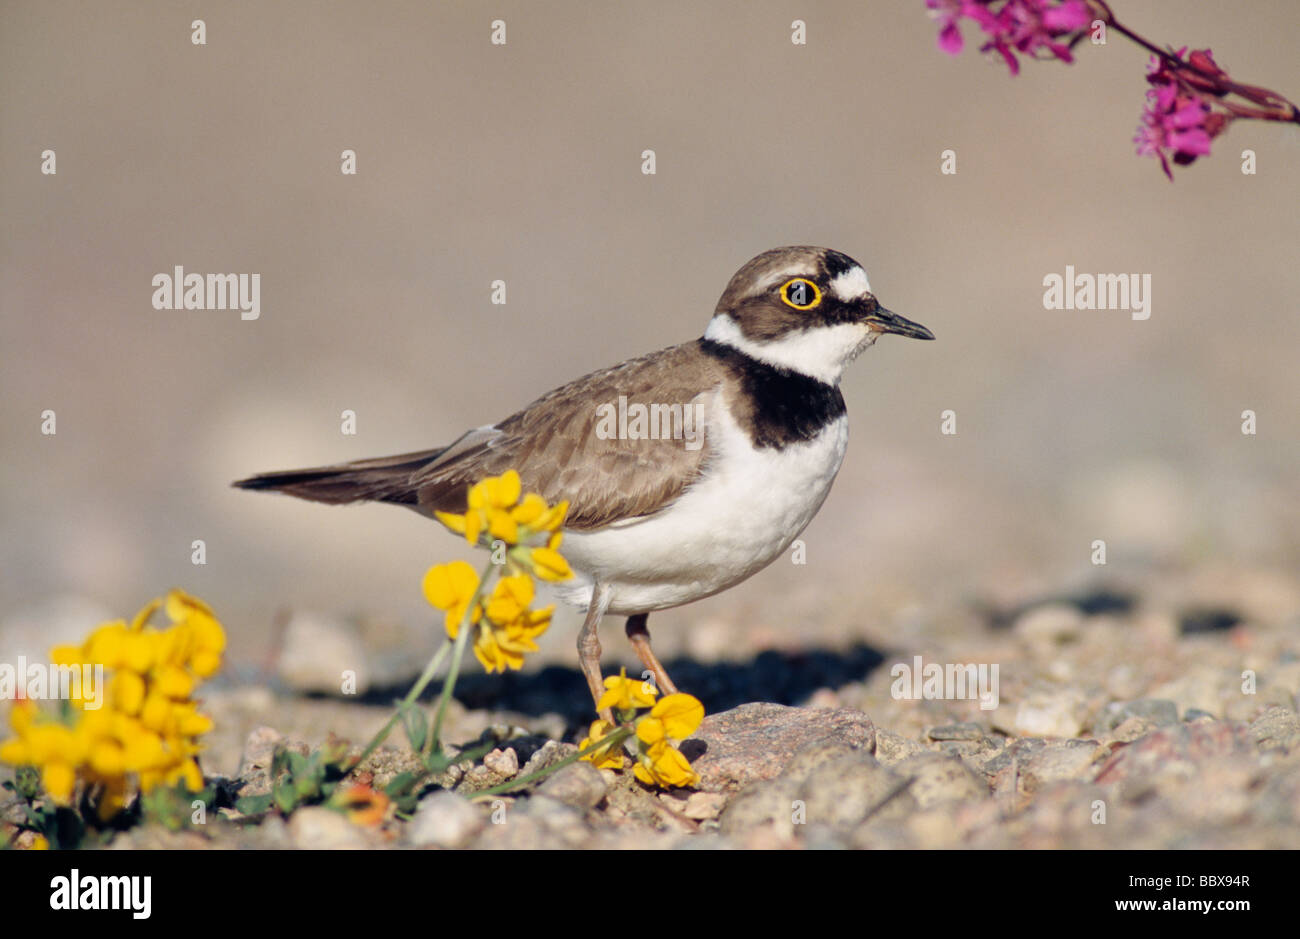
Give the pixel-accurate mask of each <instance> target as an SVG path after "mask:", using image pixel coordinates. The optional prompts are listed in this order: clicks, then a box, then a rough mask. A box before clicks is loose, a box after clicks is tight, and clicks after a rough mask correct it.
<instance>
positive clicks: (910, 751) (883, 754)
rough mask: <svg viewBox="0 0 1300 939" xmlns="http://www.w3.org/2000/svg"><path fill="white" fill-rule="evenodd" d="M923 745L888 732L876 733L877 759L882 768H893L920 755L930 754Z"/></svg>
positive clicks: (880, 731) (879, 731)
mask: <svg viewBox="0 0 1300 939" xmlns="http://www.w3.org/2000/svg"><path fill="white" fill-rule="evenodd" d="M928 752H929V751H928V750H926V748H925V746H924V745H923V744H920V743H918V742H917V741H915V740H912V739H911V738H909V737H904V736H903V735H902V734H896V733H894V732H892V731H888V730H877V731H876V759H877V760H879V761H880V764H881V765H882V766H893V765H894V764H895V763H897V762H898V761H900V760H905V759H907V758H908V757H909V756H915V755H916V754H918V753H928Z"/></svg>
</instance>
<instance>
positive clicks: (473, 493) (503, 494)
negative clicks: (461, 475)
mask: <svg viewBox="0 0 1300 939" xmlns="http://www.w3.org/2000/svg"><path fill="white" fill-rule="evenodd" d="M522 492H523V485H522V483H521V482H520V479H519V474H518V473H517V472H515V471H514V470H506V471H505V472H504V473H502V474H501V475H500V476H489V477H488V478H487V479H484V480H482V481H481V482H478V483H475V484H474V485H473V486H471V487H470V490H469V507H470V508H471V509H509V508H512V507H513V506H514V504H515V503H516V502H518V501H519V496H520V495H521V493H522Z"/></svg>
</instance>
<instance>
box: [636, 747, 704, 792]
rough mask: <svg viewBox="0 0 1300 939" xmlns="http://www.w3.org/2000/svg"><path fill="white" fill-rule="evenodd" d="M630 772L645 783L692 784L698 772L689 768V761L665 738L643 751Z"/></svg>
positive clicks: (663, 785) (698, 779)
mask: <svg viewBox="0 0 1300 939" xmlns="http://www.w3.org/2000/svg"><path fill="white" fill-rule="evenodd" d="M632 774H633V775H634V776H636V778H637V779H639V780H641V782H643V783H646V784H647V785H652V786H654V785H657V786H662V787H665V788H666V787H668V786H694V785H696V784H697V783H698V782H699V781H700V777H699V774H697V773H696V772H695V770H693V769H691V764H690V762H689V761H688V760H687V759H686V757H684V756H682V754H681V751H679V750H676V749H674V748H673V747H672V746H671V745H670V744H669V743H668V741H667V740H660V741H659V742H658V743H656V744H654V745H653V746H652V747H650V748H649V749H648V750H646V751H644V752H643V753H642V754H641V755H640V758H639V759H638V760H637V763H636V765H635V766H634V767H632Z"/></svg>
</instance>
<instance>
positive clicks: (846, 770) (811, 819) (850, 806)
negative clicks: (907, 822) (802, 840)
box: [799, 753, 919, 828]
mask: <svg viewBox="0 0 1300 939" xmlns="http://www.w3.org/2000/svg"><path fill="white" fill-rule="evenodd" d="M913 759H919V757H913ZM900 766H901V764H900ZM903 780H904V777H903V776H900V775H899V774H898V773H896V772H895V771H894V770H892V769H890V768H888V767H884V766H881V765H880V764H879V763H878V762H877V761H876V759H875V758H874V757H872V756H871V755H869V754H866V753H850V754H848V755H846V756H842V757H840V758H839V759H836V760H832V761H830V762H827V763H823V764H822V765H820V766H818V767H817V768H816V769H814V770H813V771H812V772H811V773H810V774H809V775H808V778H807V779H806V780H805V782H804V784H803V786H802V787H801V788H800V791H799V798H800V799H801V800H802V801H803V803H804V807H805V811H806V818H807V823H808V824H813V823H818V824H822V825H830V826H832V827H834V828H852V827H854V826H856V825H858V824H859V823H861V822H862V821H863V820H864V819H865V818H866V816H867V813H868V812H871V811H872V810H873V809H877V807H879V811H878V812H877V815H878V816H879V817H881V818H886V819H888V818H894V817H897V816H899V815H903V814H906V813H907V812H908V811H910V810H911V809H913V808H914V807H915V797H914V796H913V795H912V794H911V793H908V792H904V793H903V794H902V795H899V796H895V797H894V798H892V799H890V800H889V802H888V803H885V804H884V805H883V806H882V805H881V804H882V803H884V801H885V799H886V798H887V797H888V796H889V795H890V794H891V793H892V792H894V791H895V790H896V789H897V788H898V786H899V785H901V784H902V782H903ZM913 788H915V787H913Z"/></svg>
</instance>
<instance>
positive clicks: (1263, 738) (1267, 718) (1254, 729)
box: [1250, 707, 1300, 750]
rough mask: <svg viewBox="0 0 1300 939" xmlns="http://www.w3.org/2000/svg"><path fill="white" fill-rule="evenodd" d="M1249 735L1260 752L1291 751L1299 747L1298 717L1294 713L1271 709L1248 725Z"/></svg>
mask: <svg viewBox="0 0 1300 939" xmlns="http://www.w3.org/2000/svg"><path fill="white" fill-rule="evenodd" d="M1250 734H1251V736H1252V737H1254V738H1255V743H1256V744H1257V745H1258V746H1259V748H1260V749H1261V750H1292V749H1296V748H1297V747H1300V716H1297V715H1296V713H1295V711H1292V710H1289V709H1287V708H1282V707H1271V708H1269V709H1268V710H1267V711H1265V712H1264V713H1263V714H1261V715H1260V716H1259V717H1257V718H1255V720H1254V721H1253V722H1252V723H1251V725H1250Z"/></svg>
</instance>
